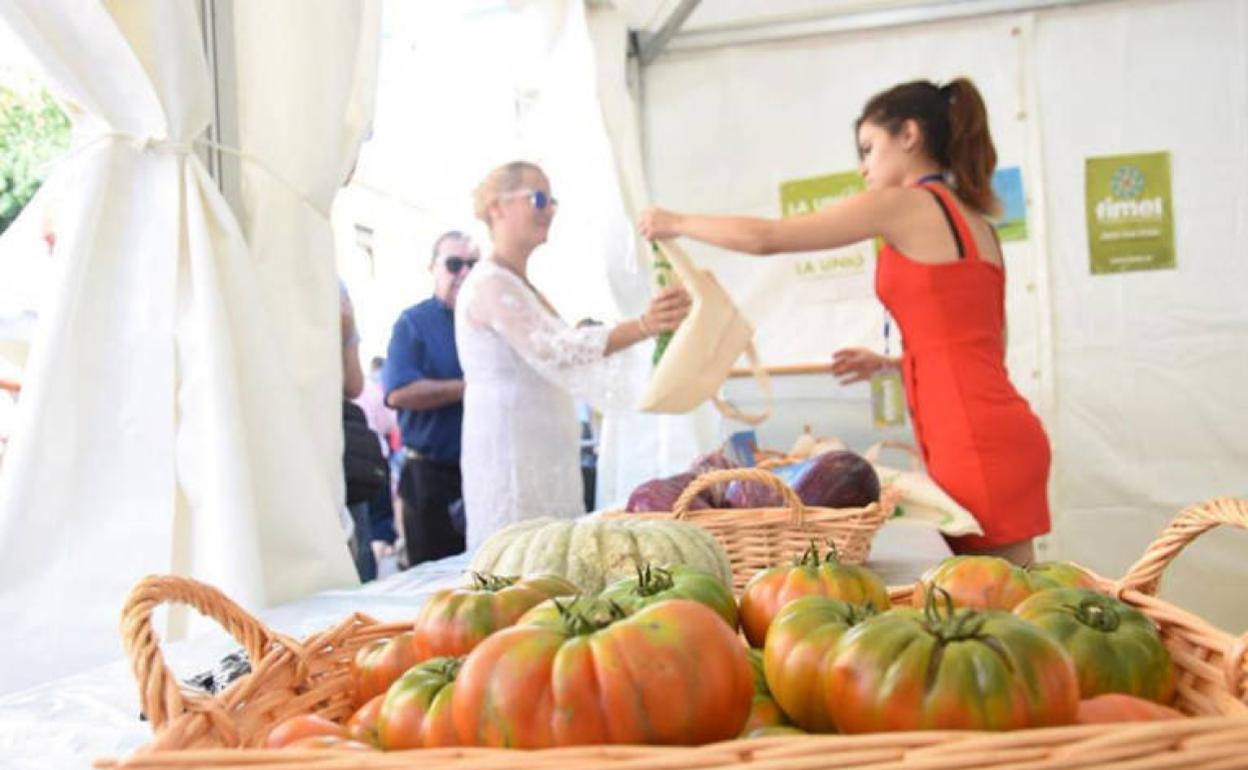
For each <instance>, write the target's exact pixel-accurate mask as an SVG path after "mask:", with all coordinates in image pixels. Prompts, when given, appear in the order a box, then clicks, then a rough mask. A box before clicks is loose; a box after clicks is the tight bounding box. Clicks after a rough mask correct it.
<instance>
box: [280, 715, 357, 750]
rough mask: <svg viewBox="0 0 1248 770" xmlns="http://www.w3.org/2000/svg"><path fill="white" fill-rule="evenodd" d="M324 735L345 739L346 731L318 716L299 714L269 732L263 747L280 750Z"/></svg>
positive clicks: (340, 726) (335, 723)
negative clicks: (296, 742) (300, 741)
mask: <svg viewBox="0 0 1248 770" xmlns="http://www.w3.org/2000/svg"><path fill="white" fill-rule="evenodd" d="M325 735H329V736H334V737H337V738H346V737H347V731H346V730H345V729H344V728H343V726H342V725H340V724H338V723H337V722H333V721H330V720H328V719H326V718H325V717H323V716H320V715H318V714H300V715H298V716H293V717H291V718H290V719H287V720H285V721H283V722H281V723H279V724H278V725H276V726H275V727H274V728H273V729H272V730H270V731H269V737H267V738H265V739H264V746H265V748H268V749H280V748H284V747H286V746H289V745H290V744H292V743H294V742H295V741H299V740H303V739H304V738H311V737H314V736H325Z"/></svg>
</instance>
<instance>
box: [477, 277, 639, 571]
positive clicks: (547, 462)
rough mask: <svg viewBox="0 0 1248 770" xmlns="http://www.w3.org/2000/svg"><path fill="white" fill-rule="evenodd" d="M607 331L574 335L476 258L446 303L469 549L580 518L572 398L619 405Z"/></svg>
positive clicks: (524, 287) (518, 283) (515, 280)
mask: <svg viewBox="0 0 1248 770" xmlns="http://www.w3.org/2000/svg"><path fill="white" fill-rule="evenodd" d="M609 334H610V329H609V328H608V327H606V326H588V327H585V328H580V329H574V328H572V327H570V326H568V324H566V323H564V322H563V321H562V320H561V319H560V318H559V317H558V316H557V315H555V313H554V312H553V311H552V310H551V309H549V308H548V307H547V306H546V304H545V303H544V302H543V300H542V299H541V298H540V297H539V296H538V295H537V293H536V292H535V291H534V290H533V289H532V288H531V287H530V286H529V285H528V284H527V283H526V282H525V281H524V280H523V279H522V278H521V277H520V276H518V275H516V274H515V273H513V272H511V271H510V270H508V269H507V268H505V267H503V266H501V265H499V264H498V263H496V262H494V261H492V260H482V261H481V263H480V264H479V265H477V267H476V268H475V269H474V270H473V271H472V274H471V275H470V276H469V277H468V279H467V280H465V281H464V285H463V288H462V289H460V293H459V298H458V300H457V301H456V305H455V344H456V347H457V348H458V352H459V363H460V366H461V367H462V368H463V370H464V381H465V383H466V387H465V392H464V424H463V440H462V450H461V454H460V469H461V471H462V473H463V490H464V511H465V515H466V516H467V519H468V532H467V540H468V548H469V550H471V549H474V548H476V547H477V546H478V545H480V544H481V542H482V541H483V540H485V538H487V537H489V535H490V534H492V533H493V532H495V531H497V530H499V529H501V528H502V527H505V526H506V525H508V524H511V523H513V522H516V521H520V520H522V519H529V518H534V517H537V516H556V517H561V518H572V517H575V516H579V515H581V514H583V513H585V503H584V500H583V492H582V486H581V484H582V482H581V471H580V425H579V423H578V422H577V416H576V406H575V402H574V397H579V398H582V399H584V400H586V401H589V402H590V403H592V404H594V405H595V406H598V407H599V408H608V407H611V406H619V405H623V404H625V403H626V401H627V398H628V395H629V394H627V393H625V392H624V391H625V390H627V388H625V387H624V386H623V383H624V382H626V381H627V379H628V378H627V377H624V376H622V374H623V373H622V372H619V371H617V369H619V368H620V367H619V366H617V365H616V363H615V362H613V360H612V358H610V357H607V356H606V355H605V351H606V347H607V336H608V335H609Z"/></svg>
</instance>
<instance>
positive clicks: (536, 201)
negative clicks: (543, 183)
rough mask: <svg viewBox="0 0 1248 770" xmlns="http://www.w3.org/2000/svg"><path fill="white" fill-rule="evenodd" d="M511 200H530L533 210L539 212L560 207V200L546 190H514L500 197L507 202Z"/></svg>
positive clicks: (499, 197)
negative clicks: (549, 207) (547, 208)
mask: <svg viewBox="0 0 1248 770" xmlns="http://www.w3.org/2000/svg"><path fill="white" fill-rule="evenodd" d="M509 198H528V199H529V203H531V204H533V208H535V209H537V210H538V211H545V210H546V207H548V206H551V207H554V206H558V205H559V200H558V199H557V198H554V197H553V196H551V194H550V193H548V192H546V191H545V190H512V191H511V192H505V193H503V194H502V195H500V196H498V199H499V200H507V199H509Z"/></svg>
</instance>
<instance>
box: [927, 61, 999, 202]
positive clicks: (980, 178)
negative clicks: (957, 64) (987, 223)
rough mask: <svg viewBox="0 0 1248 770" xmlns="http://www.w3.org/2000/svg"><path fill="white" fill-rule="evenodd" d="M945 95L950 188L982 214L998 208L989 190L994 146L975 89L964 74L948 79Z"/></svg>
mask: <svg viewBox="0 0 1248 770" xmlns="http://www.w3.org/2000/svg"><path fill="white" fill-rule="evenodd" d="M941 91H942V92H944V93H947V94H948V99H949V148H948V152H947V155H948V158H949V170H950V171H952V172H953V181H954V189H955V190H957V193H958V197H959V198H961V199H962V200H963V201H964V202H966V204H967V205H968V206H971V207H972V208H974V209H976V210H977V211H981V212H983V213H985V214H996V213H997V212H998V211H999V210H1000V208H1001V207H1000V203H999V202H998V201H997V196H996V195H995V194H994V193H993V192H992V172H993V171H995V170H996V168H997V149H996V147H994V146H993V144H992V134H991V133H990V132H989V131H988V111H987V110H986V109H985V108H984V100H983V98H982V97H981V96H980V95H979V89H978V88H976V87H975V84H974V83H972V82H971V81H969V80H967V79H966V78H957V79H956V80H951V81H950V82H949V83H948V84H947V85H945V86H944V87H942V88H941Z"/></svg>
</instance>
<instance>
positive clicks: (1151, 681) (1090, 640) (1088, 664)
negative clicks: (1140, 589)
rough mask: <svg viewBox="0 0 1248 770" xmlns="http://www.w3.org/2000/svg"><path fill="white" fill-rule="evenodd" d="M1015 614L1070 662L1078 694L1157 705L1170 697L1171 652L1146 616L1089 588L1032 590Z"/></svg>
mask: <svg viewBox="0 0 1248 770" xmlns="http://www.w3.org/2000/svg"><path fill="white" fill-rule="evenodd" d="M1014 614H1015V615H1017V616H1019V617H1020V618H1023V619H1024V620H1029V621H1031V622H1032V623H1035V624H1036V625H1037V626H1039V627H1040V628H1042V629H1044V630H1045V631H1047V632H1048V633H1049V634H1050V635H1052V636H1053V638H1054V639H1056V640H1057V641H1058V642H1059V643H1060V644H1061V645H1062V646H1063V647H1065V648H1066V652H1068V653H1070V657H1071V658H1073V659H1074V661H1075V670H1076V671H1077V672H1078V674H1079V693H1080V696H1081V697H1083V698H1091V697H1094V696H1097V695H1101V694H1103V693H1111V692H1117V693H1125V694H1127V695H1135V696H1137V697H1140V698H1147V699H1148V700H1151V701H1156V702H1157V703H1169V702H1170V700H1171V699H1172V698H1173V697H1174V685H1175V671H1174V661H1173V660H1172V659H1171V657H1170V651H1169V650H1167V649H1166V646H1165V644H1163V643H1162V641H1161V635H1160V634H1158V633H1157V627H1156V626H1154V625H1153V621H1151V620H1149V618H1148V616H1147V615H1145V614H1144V613H1143V612H1140V611H1139V610H1137V609H1136V608H1134V607H1132V606H1130V605H1129V604H1126V603H1124V602H1121V601H1119V600H1117V599H1115V598H1113V597H1112V596H1106V595H1105V594H1102V593H1098V592H1097V591H1093V590H1091V589H1089V588H1053V589H1049V590H1048V591H1041V592H1040V593H1037V594H1033V595H1032V596H1031V597H1030V598H1029V599H1027V600H1026V601H1024V602H1023V603H1022V604H1020V605H1018V606H1017V607H1015V608H1014Z"/></svg>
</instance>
